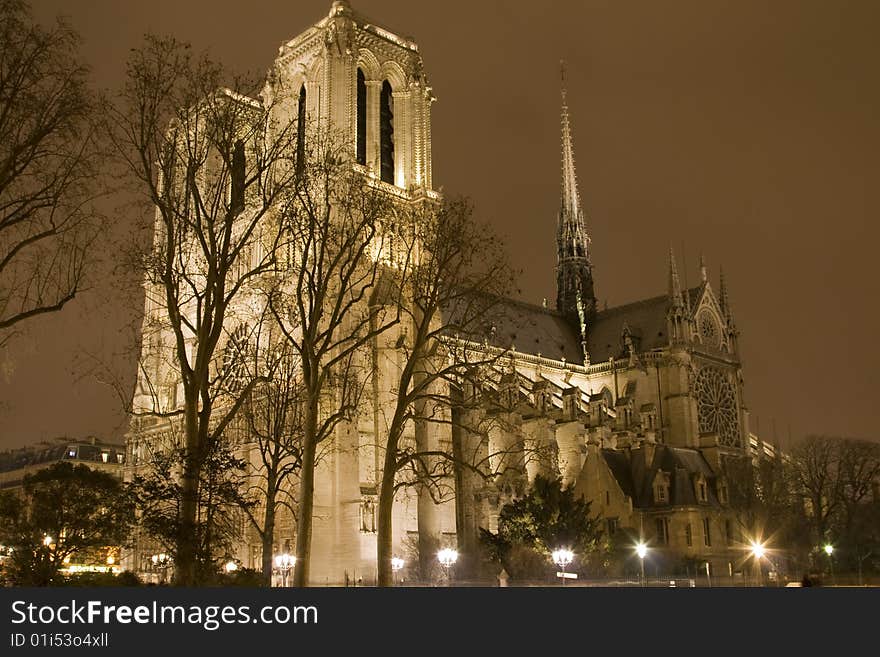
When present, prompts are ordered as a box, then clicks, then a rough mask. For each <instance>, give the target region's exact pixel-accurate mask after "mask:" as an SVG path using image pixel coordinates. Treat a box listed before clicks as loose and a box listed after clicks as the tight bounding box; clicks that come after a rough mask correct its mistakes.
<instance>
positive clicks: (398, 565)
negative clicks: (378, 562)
mask: <svg viewBox="0 0 880 657" xmlns="http://www.w3.org/2000/svg"><path fill="white" fill-rule="evenodd" d="M403 564H404V561H403V559H401V558H400V557H391V571H392V573H394V583H395V584H397V573H399V572H400V571H401V570H403Z"/></svg>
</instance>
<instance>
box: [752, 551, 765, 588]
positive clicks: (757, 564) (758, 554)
mask: <svg viewBox="0 0 880 657" xmlns="http://www.w3.org/2000/svg"><path fill="white" fill-rule="evenodd" d="M766 552H767V550H766V548H765V547H764V545H763V544H761V543H759V542H758V541H752V556H753V557H755V568H757V570H758V586H763V585H764V576H763V575H762V574H761V558H762V557H763V556H764V554H765V553H766Z"/></svg>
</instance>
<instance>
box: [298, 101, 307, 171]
mask: <svg viewBox="0 0 880 657" xmlns="http://www.w3.org/2000/svg"><path fill="white" fill-rule="evenodd" d="M305 154H306V85H302V86H301V87H300V88H299V103H298V104H297V110H296V170H297V172H298V173H301V172H302V170H303V167H304V166H305Z"/></svg>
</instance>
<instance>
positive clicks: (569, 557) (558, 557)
mask: <svg viewBox="0 0 880 657" xmlns="http://www.w3.org/2000/svg"><path fill="white" fill-rule="evenodd" d="M552 556H553V563H555V564H556V565H557V566H559V567H560V568H562V585H563V586H565V579H566V578H565V567H566V566H567V565H569V564H570V563H571V562H572V561H573V560H574V552H572V551H571V550H565V549H561V550H554V551H553V555H552Z"/></svg>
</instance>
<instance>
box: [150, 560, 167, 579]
mask: <svg viewBox="0 0 880 657" xmlns="http://www.w3.org/2000/svg"><path fill="white" fill-rule="evenodd" d="M150 561H152V562H153V568H154V569H156V568H158V569H160V570H161V571H162V578H161V579H160V580H159V583H160V584H164V583H165V573H166V571H167V569H168V562H169V561H170V557H169V556H168V555H167V554H165V553H164V552H160V553H159V554H154V555H153V556H152V557H150Z"/></svg>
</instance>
